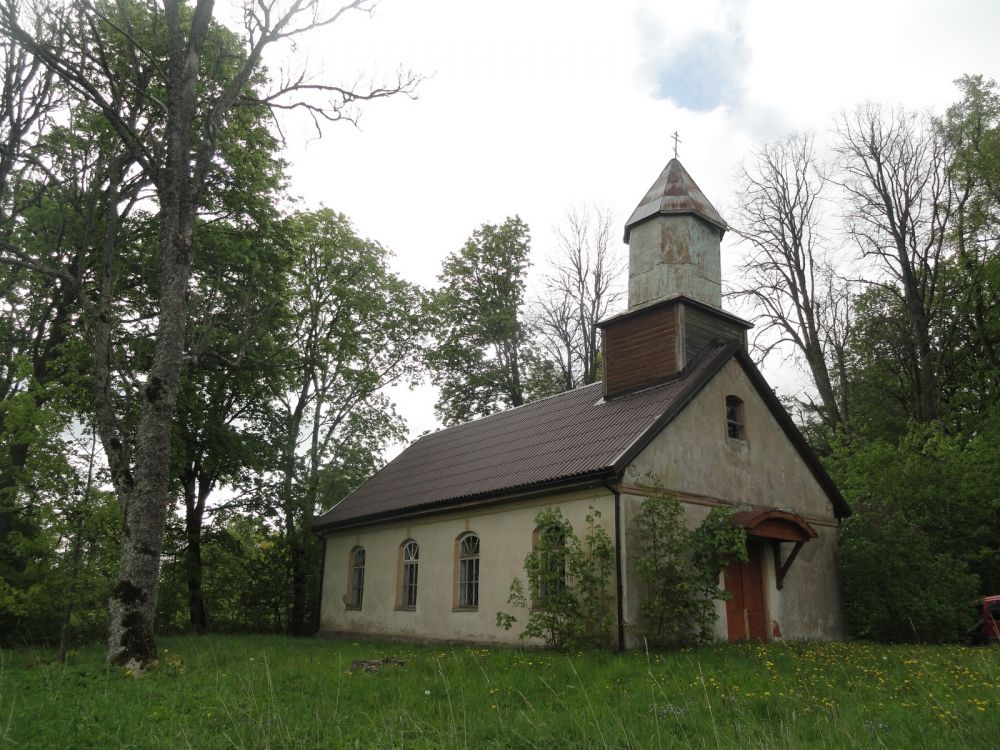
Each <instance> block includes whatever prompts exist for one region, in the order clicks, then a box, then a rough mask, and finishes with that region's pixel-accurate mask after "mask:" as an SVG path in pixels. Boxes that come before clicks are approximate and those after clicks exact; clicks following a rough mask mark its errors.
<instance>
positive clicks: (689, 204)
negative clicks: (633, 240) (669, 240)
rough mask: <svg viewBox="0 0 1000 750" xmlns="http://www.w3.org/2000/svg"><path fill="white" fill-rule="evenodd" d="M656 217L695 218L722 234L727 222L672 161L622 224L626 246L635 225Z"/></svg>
mask: <svg viewBox="0 0 1000 750" xmlns="http://www.w3.org/2000/svg"><path fill="white" fill-rule="evenodd" d="M659 214H694V215H695V216H698V217H700V218H702V219H704V220H705V221H707V222H708V223H709V224H712V225H714V226H716V227H718V228H719V229H720V230H721V231H722V232H725V231H726V229H727V226H726V222H725V221H723V220H722V217H721V216H719V212H718V211H716V210H715V206H713V205H712V204H711V202H709V200H708V198H706V197H705V194H704V193H703V192H701V188H699V187H698V185H697V183H695V181H694V180H693V179H691V175H689V174H688V173H687V170H686V169H684V167H683V166H681V163H680V162H679V161H677V159H671V160H670V161H669V162H667V166H666V167H664V168H663V171H662V172H661V173H660V176H659V177H657V178H656V182H654V183H653V186H652V187H651V188H649V190H647V191H646V195H644V196H643V198H642V200H641V201H639V205H638V206H636V209H635V211H633V212H632V215H631V216H629V217H628V221H626V222H625V242H628V236H629V232H630V231H631V230H632V227H634V226H635V225H636V224H641V223H642V222H644V221H647V220H648V219H651V218H653V217H654V216H658V215H659Z"/></svg>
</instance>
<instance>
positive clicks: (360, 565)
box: [347, 547, 365, 609]
mask: <svg viewBox="0 0 1000 750" xmlns="http://www.w3.org/2000/svg"><path fill="white" fill-rule="evenodd" d="M350 582H351V590H350V593H349V594H348V597H349V600H348V603H347V606H348V607H350V608H351V609H361V602H362V600H363V599H364V595H365V548H364V547H355V548H354V549H352V550H351V556H350Z"/></svg>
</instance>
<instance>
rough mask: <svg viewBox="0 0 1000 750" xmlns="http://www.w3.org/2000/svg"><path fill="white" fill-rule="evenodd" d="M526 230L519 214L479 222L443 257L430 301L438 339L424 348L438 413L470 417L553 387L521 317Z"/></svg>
mask: <svg viewBox="0 0 1000 750" xmlns="http://www.w3.org/2000/svg"><path fill="white" fill-rule="evenodd" d="M530 250H531V233H530V231H529V229H528V225H527V224H525V223H524V222H523V221H521V219H520V218H519V217H517V216H512V217H508V218H507V219H506V220H505V221H504V222H503V224H499V225H495V224H483V225H482V226H481V227H479V228H478V229H477V230H476V231H475V232H473V233H472V236H471V237H469V239H468V240H466V242H465V245H464V246H463V247H462V249H461V250H459V251H458V252H455V253H452V254H450V255H449V256H448V257H447V258H446V259H445V261H444V265H443V267H442V270H441V275H440V276H439V277H438V280H439V281H440V282H441V288H440V289H438V290H437V291H435V292H434V293H433V295H432V296H431V299H430V310H431V318H432V320H433V331H434V338H435V343H434V345H433V346H431V347H430V348H429V349H428V351H427V366H428V369H429V371H430V377H431V381H432V382H433V383H434V384H435V385H436V386H438V387H439V388H440V389H441V397H440V399H439V400H438V403H437V407H436V411H437V415H438V417H439V418H440V419H441V420H442V421H443V422H444V423H445V424H459V423H461V422H467V421H468V420H470V419H472V418H473V417H481V416H486V415H488V414H492V413H493V412H495V411H498V410H500V409H505V408H510V407H512V406H521V404H523V403H525V402H526V401H529V400H531V399H532V398H536V397H538V396H543V395H547V394H548V393H552V392H555V391H557V390H558V388H556V386H555V379H556V378H555V367H554V364H553V363H552V362H547V361H544V360H542V359H541V358H540V357H539V355H538V352H537V351H536V347H535V345H534V344H533V342H532V340H531V336H530V333H531V331H530V329H529V326H528V324H527V323H526V322H525V319H524V311H523V309H522V308H523V304H524V289H525V277H526V275H527V272H528V267H529V265H530V264H529V260H528V255H529V252H530Z"/></svg>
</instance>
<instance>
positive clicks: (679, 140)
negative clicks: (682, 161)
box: [671, 130, 681, 159]
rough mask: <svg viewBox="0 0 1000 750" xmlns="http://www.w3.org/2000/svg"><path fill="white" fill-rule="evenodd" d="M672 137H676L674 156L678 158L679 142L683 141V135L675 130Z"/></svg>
mask: <svg viewBox="0 0 1000 750" xmlns="http://www.w3.org/2000/svg"><path fill="white" fill-rule="evenodd" d="M671 138H673V139H674V158H675V159H676V158H677V144H678V143H681V137H680V136H679V135H678V134H677V131H676V130H675V131H674V134H673V135H672V136H671Z"/></svg>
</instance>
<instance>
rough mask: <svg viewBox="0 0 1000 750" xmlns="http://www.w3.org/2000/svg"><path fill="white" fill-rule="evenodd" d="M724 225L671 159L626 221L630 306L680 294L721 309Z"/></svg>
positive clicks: (682, 168) (693, 182)
mask: <svg viewBox="0 0 1000 750" xmlns="http://www.w3.org/2000/svg"><path fill="white" fill-rule="evenodd" d="M726 229H727V227H726V222H724V221H723V220H722V217H721V216H719V212H718V211H716V210H715V207H714V206H712V204H711V203H709V201H708V198H706V197H705V194H704V193H702V192H701V189H700V188H699V187H698V185H697V184H695V181H694V180H692V179H691V175H689V174H688V173H687V170H685V169H684V167H683V166H681V163H680V162H679V161H678V160H677V159H671V160H670V161H669V162H668V163H667V166H666V167H664V169H663V171H662V172H661V173H660V176H659V177H657V178H656V182H654V183H653V186H652V187H651V188H650V189H649V191H648V192H647V193H646V195H645V196H644V197H643V199H642V200H641V201H639V205H638V206H637V207H636V209H635V211H633V212H632V215H631V216H630V217H629V218H628V221H627V222H625V242H627V243H628V248H629V277H628V306H629V309H630V310H632V309H634V308H636V307H641V306H642V305H645V304H647V303H649V302H655V301H658V300H661V299H665V298H669V297H676V296H677V295H679V294H683V295H684V296H686V297H690V298H691V299H694V300H698V301H699V302H704V303H705V304H707V305H712V306H713V307H719V308H721V307H722V263H721V260H720V250H719V244H720V243H721V241H722V235H723V234H724V233H725V231H726Z"/></svg>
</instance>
